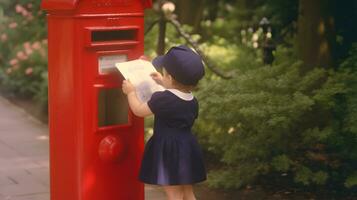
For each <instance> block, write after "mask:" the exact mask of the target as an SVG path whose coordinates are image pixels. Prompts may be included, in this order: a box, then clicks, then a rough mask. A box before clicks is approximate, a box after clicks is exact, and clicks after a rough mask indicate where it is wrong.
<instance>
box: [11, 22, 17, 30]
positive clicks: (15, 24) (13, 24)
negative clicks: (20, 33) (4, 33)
mask: <svg viewBox="0 0 357 200" xmlns="http://www.w3.org/2000/svg"><path fill="white" fill-rule="evenodd" d="M16 27H17V23H16V22H12V23H10V24H9V28H11V29H14V28H16Z"/></svg>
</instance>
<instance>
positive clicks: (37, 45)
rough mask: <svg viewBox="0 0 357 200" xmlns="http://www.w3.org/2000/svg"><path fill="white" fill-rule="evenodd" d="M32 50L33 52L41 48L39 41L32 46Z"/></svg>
mask: <svg viewBox="0 0 357 200" xmlns="http://www.w3.org/2000/svg"><path fill="white" fill-rule="evenodd" d="M32 48H33V49H35V50H39V49H40V48H41V43H40V42H39V41H36V42H34V43H33V44H32Z"/></svg>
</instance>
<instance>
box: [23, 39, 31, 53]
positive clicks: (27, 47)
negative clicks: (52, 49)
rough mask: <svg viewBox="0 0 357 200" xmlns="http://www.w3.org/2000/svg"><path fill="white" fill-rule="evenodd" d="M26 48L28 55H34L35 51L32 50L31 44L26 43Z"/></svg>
mask: <svg viewBox="0 0 357 200" xmlns="http://www.w3.org/2000/svg"><path fill="white" fill-rule="evenodd" d="M24 48H25V52H26V54H27V55H31V54H32V52H33V50H32V47H31V44H30V42H25V43H24Z"/></svg>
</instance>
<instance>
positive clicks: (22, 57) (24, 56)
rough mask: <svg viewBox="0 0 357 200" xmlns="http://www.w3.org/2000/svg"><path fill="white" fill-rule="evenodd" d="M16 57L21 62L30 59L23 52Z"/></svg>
mask: <svg viewBox="0 0 357 200" xmlns="http://www.w3.org/2000/svg"><path fill="white" fill-rule="evenodd" d="M16 56H17V58H18V59H19V60H26V59H27V58H28V57H27V55H26V54H25V53H24V52H23V51H19V52H17V54H16Z"/></svg>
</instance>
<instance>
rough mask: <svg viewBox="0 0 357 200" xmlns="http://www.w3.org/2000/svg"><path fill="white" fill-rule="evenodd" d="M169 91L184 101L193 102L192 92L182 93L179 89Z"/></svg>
mask: <svg viewBox="0 0 357 200" xmlns="http://www.w3.org/2000/svg"><path fill="white" fill-rule="evenodd" d="M167 90H168V91H170V92H171V93H173V94H174V95H176V96H177V97H179V98H180V99H182V100H185V101H191V100H192V99H193V94H192V92H190V93H186V92H181V91H180V90H177V89H167Z"/></svg>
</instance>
